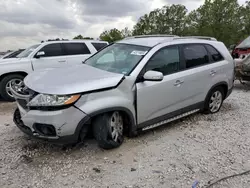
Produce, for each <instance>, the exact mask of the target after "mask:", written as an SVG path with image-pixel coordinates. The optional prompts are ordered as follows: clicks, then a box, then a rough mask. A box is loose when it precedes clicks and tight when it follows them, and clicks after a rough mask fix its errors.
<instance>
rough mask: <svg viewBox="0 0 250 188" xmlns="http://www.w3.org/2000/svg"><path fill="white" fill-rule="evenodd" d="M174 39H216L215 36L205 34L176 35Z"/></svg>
mask: <svg viewBox="0 0 250 188" xmlns="http://www.w3.org/2000/svg"><path fill="white" fill-rule="evenodd" d="M174 39H201V40H212V41H217V39H216V38H214V37H207V36H183V37H178V38H174Z"/></svg>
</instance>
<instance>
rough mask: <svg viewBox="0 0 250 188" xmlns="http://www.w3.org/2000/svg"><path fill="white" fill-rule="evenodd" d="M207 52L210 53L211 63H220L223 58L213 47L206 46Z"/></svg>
mask: <svg viewBox="0 0 250 188" xmlns="http://www.w3.org/2000/svg"><path fill="white" fill-rule="evenodd" d="M206 48H207V50H208V52H209V53H210V55H211V57H212V60H213V62H217V61H222V60H223V59H224V58H223V56H222V55H221V54H220V52H218V50H216V49H215V48H214V47H212V46H210V45H206Z"/></svg>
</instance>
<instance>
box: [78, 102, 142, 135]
mask: <svg viewBox="0 0 250 188" xmlns="http://www.w3.org/2000/svg"><path fill="white" fill-rule="evenodd" d="M79 110H80V109H79ZM114 111H119V112H122V115H123V116H125V118H127V119H126V120H128V126H127V128H128V130H127V132H126V133H127V135H128V136H130V137H132V136H135V135H136V134H137V132H136V126H135V125H136V122H135V118H134V116H133V113H132V112H131V111H130V110H129V109H128V108H125V107H109V108H105V109H102V110H98V111H94V112H92V113H90V114H88V115H87V116H85V117H84V118H83V119H82V120H81V121H80V122H79V124H78V126H77V128H76V131H75V135H76V136H77V137H78V138H80V133H81V130H82V129H88V127H89V126H91V123H92V120H93V119H94V118H95V117H97V116H99V115H101V114H105V113H110V112H114Z"/></svg>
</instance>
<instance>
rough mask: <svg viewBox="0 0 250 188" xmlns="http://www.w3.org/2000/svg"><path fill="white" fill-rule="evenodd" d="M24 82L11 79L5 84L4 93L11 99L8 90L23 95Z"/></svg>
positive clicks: (11, 95)
mask: <svg viewBox="0 0 250 188" xmlns="http://www.w3.org/2000/svg"><path fill="white" fill-rule="evenodd" d="M24 87H25V86H24V82H23V80H21V79H12V80H10V81H9V82H8V83H7V84H6V92H7V94H8V95H9V96H10V97H13V94H12V93H11V90H10V88H12V89H13V90H15V91H16V92H18V93H20V94H23V93H24Z"/></svg>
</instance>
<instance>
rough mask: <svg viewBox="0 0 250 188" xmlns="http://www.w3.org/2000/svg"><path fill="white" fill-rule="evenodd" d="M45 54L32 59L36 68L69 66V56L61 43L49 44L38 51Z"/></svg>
mask: <svg viewBox="0 0 250 188" xmlns="http://www.w3.org/2000/svg"><path fill="white" fill-rule="evenodd" d="M39 52H43V53H44V55H43V56H40V57H39V58H35V57H34V58H33V59H32V65H33V69H34V70H40V69H47V68H59V67H66V66H67V58H66V56H65V54H64V52H63V49H62V46H61V44H60V43H54V44H48V45H46V46H44V47H43V48H42V49H40V50H39V51H38V53H39Z"/></svg>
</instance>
